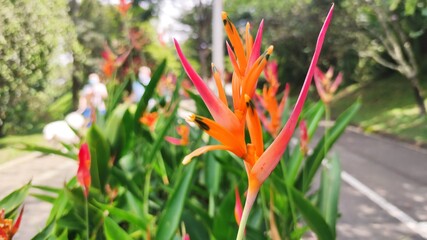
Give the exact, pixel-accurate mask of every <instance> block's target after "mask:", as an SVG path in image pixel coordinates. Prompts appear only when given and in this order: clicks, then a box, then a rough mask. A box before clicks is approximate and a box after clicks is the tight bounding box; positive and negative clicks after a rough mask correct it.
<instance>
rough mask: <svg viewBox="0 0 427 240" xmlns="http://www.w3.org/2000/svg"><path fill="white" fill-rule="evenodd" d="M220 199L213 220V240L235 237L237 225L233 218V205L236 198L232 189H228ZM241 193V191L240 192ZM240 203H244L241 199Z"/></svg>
mask: <svg viewBox="0 0 427 240" xmlns="http://www.w3.org/2000/svg"><path fill="white" fill-rule="evenodd" d="M229 189H230V190H229V191H228V192H227V193H226V195H225V197H224V198H223V199H222V201H221V203H220V205H219V206H218V207H217V208H218V212H217V214H215V216H214V218H213V224H212V229H213V230H212V233H213V234H214V237H215V239H233V238H235V237H236V236H237V229H238V226H237V223H236V220H235V218H234V205H235V203H236V198H235V194H234V187H232V188H229ZM240 192H242V191H240ZM242 201H244V200H243V199H242Z"/></svg>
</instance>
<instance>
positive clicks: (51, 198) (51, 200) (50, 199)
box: [31, 193, 56, 204]
mask: <svg viewBox="0 0 427 240" xmlns="http://www.w3.org/2000/svg"><path fill="white" fill-rule="evenodd" d="M31 196H33V197H35V198H37V199H39V200H41V201H45V202H48V203H52V204H53V203H54V202H55V199H56V197H54V196H52V195H47V194H37V193H32V194H31Z"/></svg>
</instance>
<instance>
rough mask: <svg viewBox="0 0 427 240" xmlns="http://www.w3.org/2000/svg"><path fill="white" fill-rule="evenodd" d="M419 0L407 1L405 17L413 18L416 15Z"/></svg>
mask: <svg viewBox="0 0 427 240" xmlns="http://www.w3.org/2000/svg"><path fill="white" fill-rule="evenodd" d="M417 2H418V0H406V1H405V15H406V16H411V15H414V13H415V9H416V8H417Z"/></svg>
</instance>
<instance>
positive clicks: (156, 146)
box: [148, 107, 178, 162]
mask: <svg viewBox="0 0 427 240" xmlns="http://www.w3.org/2000/svg"><path fill="white" fill-rule="evenodd" d="M177 110H178V107H176V108H175V109H174V110H173V113H172V114H171V116H170V117H169V118H168V119H167V120H165V124H164V125H163V127H162V129H161V130H160V133H159V134H158V135H157V136H156V140H155V142H154V143H153V147H152V148H151V152H150V155H148V161H149V162H151V161H154V156H155V155H156V154H157V152H158V151H159V150H160V147H161V146H162V144H163V143H164V142H165V140H164V139H165V136H166V133H167V132H168V130H169V129H170V128H171V127H172V126H173V122H174V121H175V119H176V112H177ZM161 161H163V159H161Z"/></svg>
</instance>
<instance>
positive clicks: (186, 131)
mask: <svg viewBox="0 0 427 240" xmlns="http://www.w3.org/2000/svg"><path fill="white" fill-rule="evenodd" d="M176 132H177V133H178V135H179V136H180V137H181V138H180V139H179V138H174V137H169V136H166V137H165V139H166V141H168V142H170V143H172V144H174V145H180V146H185V145H187V144H188V143H189V136H190V128H189V127H188V125H186V124H181V125H179V126H178V127H176Z"/></svg>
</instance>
